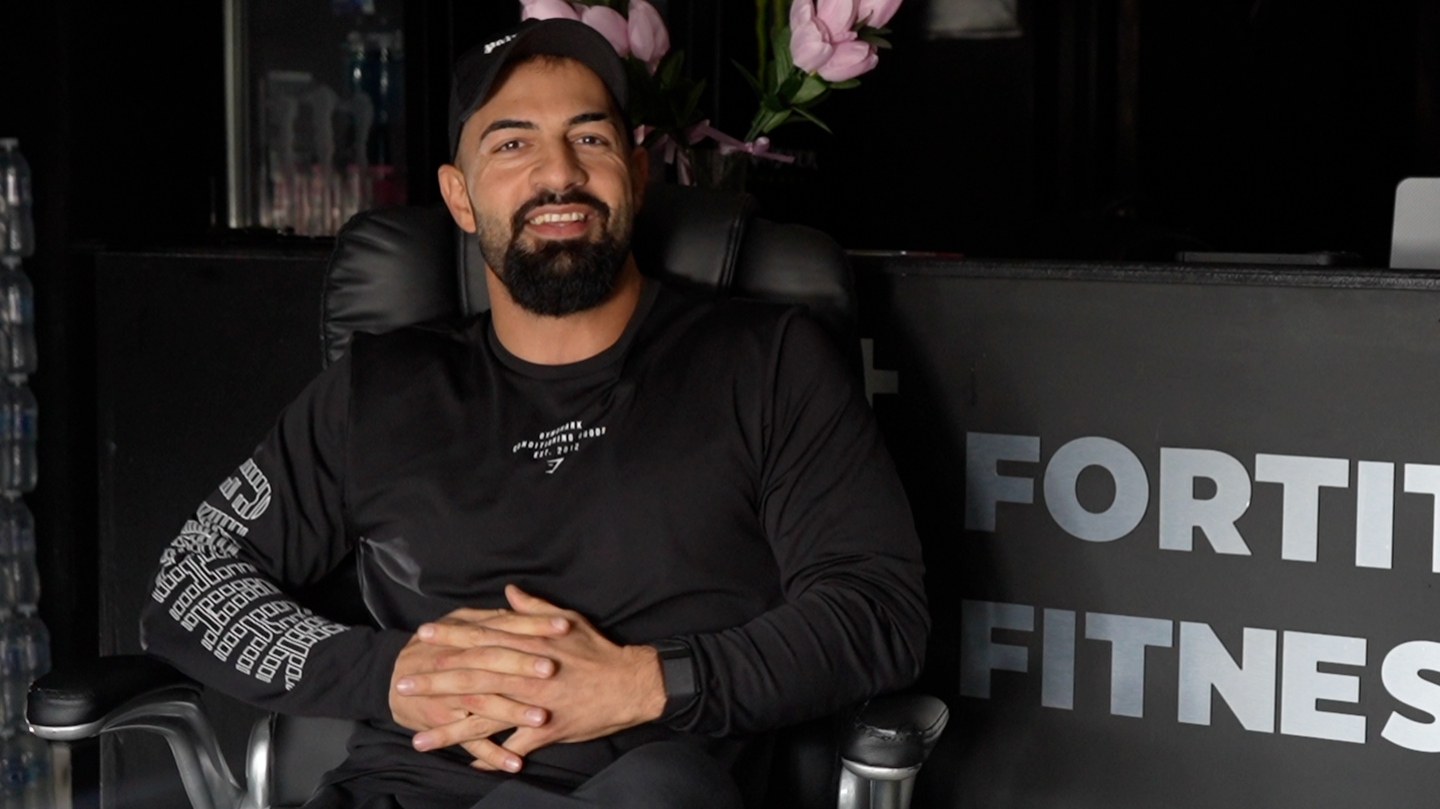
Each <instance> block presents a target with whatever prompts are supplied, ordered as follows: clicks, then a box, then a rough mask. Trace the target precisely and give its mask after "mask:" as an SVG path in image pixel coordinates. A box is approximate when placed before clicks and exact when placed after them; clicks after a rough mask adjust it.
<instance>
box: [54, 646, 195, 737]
mask: <svg viewBox="0 0 1440 809" xmlns="http://www.w3.org/2000/svg"><path fill="white" fill-rule="evenodd" d="M97 669H98V670H97ZM176 687H180V688H189V689H193V690H194V691H195V692H196V693H199V691H200V684H199V683H197V682H195V681H194V680H192V679H190V678H189V677H186V676H185V675H183V674H181V673H180V672H178V671H176V670H175V669H173V668H171V667H170V666H168V665H166V664H165V663H162V662H161V661H159V660H156V659H155V658H153V657H146V656H145V655H117V656H115V657H106V658H102V659H101V660H100V661H99V662H98V663H97V664H95V666H93V667H77V668H73V669H68V670H56V671H52V672H50V673H49V674H46V675H45V676H44V677H41V678H40V679H39V680H37V681H36V682H35V684H34V685H32V686H31V687H30V693H29V695H28V696H27V705H26V708H25V716H26V718H27V719H28V720H29V721H30V722H31V724H34V725H40V726H44V727H53V728H67V727H75V726H77V725H86V724H89V723H91V722H99V721H100V720H102V719H104V718H105V717H106V716H108V715H109V714H110V713H111V712H112V711H114V710H115V709H116V708H119V707H120V706H121V705H124V704H125V703H127V702H129V701H130V700H132V699H134V698H136V697H138V696H140V695H143V694H146V693H149V692H152V691H158V690H160V689H162V688H176Z"/></svg>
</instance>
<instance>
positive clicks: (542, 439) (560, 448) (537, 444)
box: [510, 419, 605, 475]
mask: <svg viewBox="0 0 1440 809" xmlns="http://www.w3.org/2000/svg"><path fill="white" fill-rule="evenodd" d="M604 434H605V428H604V427H586V426H585V422H583V421H579V420H578V419H577V420H576V421H572V422H568V423H566V424H562V425H560V426H559V427H556V428H555V429H553V430H546V431H545V432H543V433H541V434H540V435H538V436H536V437H535V438H534V439H527V440H525V441H521V442H520V443H518V444H516V445H515V447H514V448H513V449H511V450H510V452H511V454H515V455H518V454H520V453H521V452H529V453H530V457H531V458H532V459H533V460H536V461H544V462H545V466H546V467H547V468H546V470H545V474H547V475H553V474H555V470H556V469H559V468H560V464H562V463H564V462H565V458H566V457H567V456H569V455H570V454H571V453H575V452H579V451H580V448H581V447H583V446H585V445H586V444H588V443H590V442H591V441H593V440H594V439H596V438H599V437H600V436H602V435H604Z"/></svg>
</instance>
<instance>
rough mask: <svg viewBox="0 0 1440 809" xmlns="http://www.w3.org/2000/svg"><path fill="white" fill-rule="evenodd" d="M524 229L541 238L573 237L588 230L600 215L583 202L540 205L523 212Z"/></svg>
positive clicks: (581, 234)
mask: <svg viewBox="0 0 1440 809" xmlns="http://www.w3.org/2000/svg"><path fill="white" fill-rule="evenodd" d="M524 217H525V218H524V220H523V221H524V223H525V230H527V231H529V232H530V233H532V234H533V235H535V236H538V237H540V238H543V239H573V238H576V237H579V236H583V235H584V234H585V233H587V232H588V231H589V230H590V224H591V222H593V221H596V220H598V219H599V218H600V217H599V215H598V212H597V211H596V210H595V208H594V207H592V206H590V205H586V204H584V203H573V202H572V203H569V204H565V205H541V206H538V207H536V208H534V209H532V210H530V211H526V212H525V214H524Z"/></svg>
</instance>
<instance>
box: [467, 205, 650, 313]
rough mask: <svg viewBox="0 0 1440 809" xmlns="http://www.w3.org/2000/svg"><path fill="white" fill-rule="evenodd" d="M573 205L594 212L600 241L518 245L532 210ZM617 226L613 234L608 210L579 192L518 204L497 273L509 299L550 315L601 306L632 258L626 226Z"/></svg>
mask: <svg viewBox="0 0 1440 809" xmlns="http://www.w3.org/2000/svg"><path fill="white" fill-rule="evenodd" d="M573 203H582V204H585V205H589V206H590V207H592V208H594V209H595V212H596V213H597V214H598V215H599V217H600V222H601V234H602V235H601V236H600V238H599V239H596V240H594V241H591V240H589V239H586V238H584V237H581V238H578V239H566V240H564V241H548V240H547V241H544V242H541V244H540V246H539V247H538V248H535V249H531V248H528V247H525V246H524V245H522V244H521V243H520V234H521V231H522V230H523V228H524V227H525V220H526V219H528V218H529V216H530V212H531V211H533V210H534V209H536V208H538V207H540V206H542V205H569V204H573ZM615 224H616V225H617V226H619V227H617V228H615V229H614V230H612V228H611V219H610V206H608V205H606V204H605V203H604V202H602V201H600V200H599V199H597V198H596V197H593V196H591V195H590V194H587V193H585V192H583V191H572V192H569V193H567V194H564V195H556V194H547V195H544V196H542V197H536V198H535V199H532V200H531V201H530V202H527V203H526V204H525V205H523V206H521V207H520V210H519V211H517V212H516V213H515V216H514V217H513V221H512V222H511V229H510V233H511V236H510V245H509V247H508V248H506V250H505V256H504V259H503V261H502V262H501V266H503V267H504V271H503V272H501V273H498V275H499V276H500V280H501V281H502V282H504V284H505V288H506V289H507V290H509V292H510V297H511V299H512V300H514V301H515V303H516V304H517V305H519V306H520V308H522V309H525V310H527V311H529V312H533V313H535V314H537V315H547V316H550V317H563V316H565V315H571V314H574V313H576V312H583V311H585V310H586V309H594V308H595V307H597V306H599V305H600V304H602V303H604V302H605V301H606V300H608V299H609V298H610V295H611V294H612V293H613V292H614V291H615V283H616V281H617V280H619V278H620V273H621V270H623V269H624V267H625V257H626V256H628V255H629V254H630V233H629V223H628V221H626V222H616V223H615ZM615 230H623V231H624V232H623V233H617V232H615ZM491 266H492V267H493V266H495V265H494V264H492V265H491Z"/></svg>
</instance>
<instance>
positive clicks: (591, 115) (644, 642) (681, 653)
mask: <svg viewBox="0 0 1440 809" xmlns="http://www.w3.org/2000/svg"><path fill="white" fill-rule="evenodd" d="M627 92H628V88H627V87H626V85H625V73H624V69H623V65H622V64H621V63H620V61H619V58H618V57H617V56H616V55H615V53H614V51H613V50H612V49H611V48H610V46H609V45H608V44H607V43H606V41H605V40H604V39H603V38H602V37H601V36H599V35H598V34H596V33H595V32H594V31H592V30H590V29H589V28H587V27H585V26H584V25H582V24H579V23H574V22H570V21H561V20H550V21H545V22H540V23H536V22H530V23H526V24H524V25H522V26H521V28H520V29H518V30H517V31H516V32H515V33H513V34H511V35H508V36H506V37H502V38H499V39H497V40H496V41H494V42H491V43H487V44H486V45H484V46H482V47H481V48H479V49H477V50H476V51H473V52H471V53H470V54H467V55H466V56H465V57H463V58H462V59H461V61H460V62H459V63H458V65H457V67H456V76H455V89H454V92H453V94H452V105H451V133H452V143H454V145H455V160H454V164H453V165H448V166H444V167H442V168H441V169H440V186H441V191H442V193H443V195H444V198H445V201H446V204H447V205H448V206H449V209H450V212H451V214H452V215H453V216H454V218H455V221H456V222H457V223H458V224H459V226H460V227H461V228H463V229H465V230H466V231H471V232H478V234H479V239H480V244H481V248H482V253H483V255H484V258H485V261H486V264H487V267H488V271H487V283H488V285H489V291H490V297H491V305H492V308H491V311H490V312H489V313H487V314H485V315H480V316H476V317H472V318H469V319H467V320H465V321H463V322H461V323H458V324H453V325H452V326H449V327H434V328H410V329H402V330H400V331H398V332H393V333H391V334H388V335H384V336H380V337H372V336H369V335H357V337H356V339H355V342H354V344H353V346H352V348H351V351H350V353H349V354H348V355H347V356H346V357H345V358H344V359H342V360H341V361H340V362H338V363H336V364H335V365H334V366H332V367H331V368H329V369H328V370H327V371H326V372H325V373H323V374H321V376H320V377H318V378H317V379H316V380H315V381H314V382H313V383H312V384H311V385H310V386H309V387H308V388H307V389H306V391H305V392H304V393H302V394H301V396H300V397H299V399H297V401H296V402H295V403H293V404H292V405H291V406H290V407H289V408H288V409H287V410H286V412H285V413H284V414H283V415H282V417H281V419H280V422H279V424H278V425H277V426H276V428H275V429H274V431H272V432H271V434H270V435H269V436H267V437H266V439H265V440H264V442H263V443H262V444H261V445H260V446H259V448H257V450H256V453H255V455H254V457H253V458H252V459H250V460H248V461H246V462H245V463H244V464H243V465H242V466H241V467H240V469H239V471H238V472H237V473H236V475H235V476H233V477H231V478H229V479H227V480H226V481H225V482H223V483H222V484H221V486H220V487H219V490H218V491H217V492H216V493H215V494H214V495H212V496H211V497H210V498H209V499H207V501H206V502H205V503H203V504H202V505H201V506H200V509H199V510H198V511H197V513H196V515H195V517H194V518H193V519H192V520H190V521H189V522H187V523H186V525H185V528H184V529H183V530H182V532H181V534H180V536H179V537H178V538H177V539H176V540H175V541H174V543H172V545H171V546H170V548H169V549H167V550H166V551H165V553H164V555H163V556H162V559H161V565H160V570H159V572H158V573H157V574H156V578H155V587H154V591H153V595H154V598H153V600H152V602H151V603H150V604H149V606H148V608H147V611H146V614H145V615H144V617H143V619H142V630H143V636H144V642H145V644H146V648H147V649H148V650H149V651H150V652H151V653H152V654H156V655H158V656H160V657H163V658H165V659H168V660H170V661H171V662H173V663H174V664H175V665H177V666H178V667H180V668H181V669H183V670H185V671H187V672H189V673H190V674H192V675H193V676H195V677H197V678H199V679H201V680H203V681H204V682H206V683H208V684H210V685H212V686H214V687H216V688H219V689H221V690H223V691H226V692H228V693H231V694H235V695H237V696H239V697H241V698H244V699H247V700H249V701H251V702H253V703H255V704H257V705H261V706H263V707H266V708H270V709H273V710H278V711H283V712H290V713H300V714H310V715H317V714H318V715H330V716H338V717H347V718H354V719H359V720H364V721H365V723H366V724H365V725H364V726H362V728H361V730H359V731H357V732H356V734H355V736H354V737H353V738H352V739H351V743H350V757H349V759H348V760H347V761H346V763H345V764H344V765H342V767H340V768H339V769H338V770H336V771H335V772H333V773H331V774H330V776H329V777H328V779H327V781H328V783H329V785H330V787H329V792H328V793H327V794H328V795H329V796H330V797H332V798H338V799H339V800H341V801H344V802H346V803H347V804H353V805H359V804H362V803H365V802H367V801H370V800H380V799H384V796H392V795H393V796H396V799H397V800H398V802H399V804H400V805H401V806H403V807H405V809H431V808H432V807H434V809H440V808H441V807H447V808H448V807H455V808H456V809H459V807H468V806H471V805H472V804H475V802H476V801H477V800H480V799H481V798H484V800H482V801H481V802H480V803H479V804H478V806H481V807H492V806H493V807H503V806H549V805H557V806H560V805H565V806H569V805H587V806H588V805H605V806H619V805H637V806H662V805H674V806H705V805H715V806H721V805H734V804H735V802H736V801H738V798H736V797H734V795H735V786H734V784H733V783H731V782H730V781H729V780H728V778H727V777H726V776H725V775H724V774H723V771H722V769H721V768H722V767H730V768H733V769H734V770H735V771H737V772H741V773H742V774H743V771H744V770H745V768H746V767H753V766H755V765H756V764H757V757H762V758H763V749H764V747H763V745H762V744H758V743H757V742H759V741H760V740H762V739H763V735H762V734H764V733H765V732H766V731H768V730H771V729H774V728H777V727H781V726H784V725H787V724H791V723H795V722H799V721H802V720H805V719H809V718H813V717H817V716H822V715H825V714H828V713H832V712H834V711H836V710H839V709H841V708H842V707H845V706H847V705H850V704H853V703H855V702H857V701H859V700H862V699H864V698H866V697H868V696H871V695H873V694H875V693H878V692H881V691H885V690H892V689H895V688H899V687H903V686H904V685H906V684H908V683H909V682H911V681H913V680H914V678H915V677H916V676H918V674H919V667H920V662H921V658H922V656H923V645H924V638H925V632H926V628H927V626H926V625H927V618H926V615H925V612H924V603H923V596H922V591H921V583H920V577H921V566H920V560H919V548H918V542H917V541H916V539H915V536H914V530H913V526H912V524H911V520H910V515H909V512H908V509H907V507H906V504H905V500H904V495H903V492H902V491H901V490H900V487H899V484H898V482H897V480H896V478H895V475H894V471H893V468H892V466H891V464H890V462H889V459H888V458H887V457H886V455H885V452H884V449H883V447H882V445H881V443H880V439H879V437H878V435H877V433H876V430H875V428H874V425H873V423H872V421H871V420H870V418H869V414H868V410H867V408H866V406H865V403H864V398H863V396H862V395H861V394H860V392H859V391H858V390H857V389H856V387H855V385H854V384H853V382H852V380H850V379H849V378H848V376H847V374H846V372H845V368H844V364H843V362H842V361H841V359H840V358H839V357H838V356H837V352H836V351H835V350H834V347H833V346H832V345H831V344H830V343H829V341H828V339H827V338H826V337H825V336H824V335H823V334H822V333H821V331H820V329H819V328H818V327H817V326H816V325H815V324H814V323H813V322H812V321H810V320H809V319H808V318H806V317H805V316H804V315H803V314H802V313H800V312H797V311H795V310H786V309H780V308H775V307H770V306H762V305H759V304H749V303H743V302H738V301H732V302H716V301H696V300H689V299H687V298H686V297H684V296H683V295H681V294H680V293H678V292H676V291H674V290H672V289H669V288H666V287H664V285H662V284H661V283H658V282H656V281H653V280H646V279H645V278H644V277H643V276H642V275H641V274H640V271H639V268H638V267H637V266H636V264H635V260H634V258H633V256H631V255H630V250H629V243H630V235H631V224H632V222H633V217H634V214H635V211H636V210H637V208H638V205H639V204H640V202H641V197H642V194H643V191H644V185H645V181H646V166H647V163H646V159H645V153H644V151H643V150H642V149H638V148H635V147H634V145H633V144H631V142H630V139H629V136H628V131H627V127H626V125H625V122H624V118H623V108H624V104H625V101H626V97H627ZM352 551H353V552H355V553H356V554H357V555H358V557H359V560H360V565H361V570H362V581H363V583H364V589H365V599H366V604H367V606H368V607H369V609H370V611H371V613H372V614H373V615H374V617H375V618H376V620H377V622H378V623H379V624H380V625H381V626H382V627H383V628H382V629H379V630H375V629H370V628H366V627H347V626H343V625H340V624H336V623H334V622H332V621H329V620H327V619H325V618H323V617H320V616H317V615H314V614H311V613H310V612H308V611H307V610H305V609H304V608H302V607H300V606H299V605H298V604H295V603H294V602H293V601H291V600H289V599H288V598H287V597H286V596H285V595H284V590H285V589H289V588H292V587H297V586H301V585H304V584H306V583H309V582H313V581H315V580H317V579H319V578H320V577H322V576H324V575H325V574H326V573H327V572H328V571H329V570H331V569H333V568H334V567H335V566H336V565H337V564H338V563H339V562H340V561H341V559H342V558H343V557H344V556H345V555H346V554H348V553H350V552H352ZM410 731H418V732H415V733H413V734H412V733H410ZM702 751H703V752H702ZM572 791H573V795H569V796H567V795H566V793H571V792H572ZM486 796H488V797H486ZM754 799H755V796H754V795H747V800H750V801H753V800H754ZM557 801H558V802H560V803H556V802H557ZM625 801H631V802H632V804H626V803H625ZM576 802H578V803H576ZM337 805H340V804H337Z"/></svg>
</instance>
